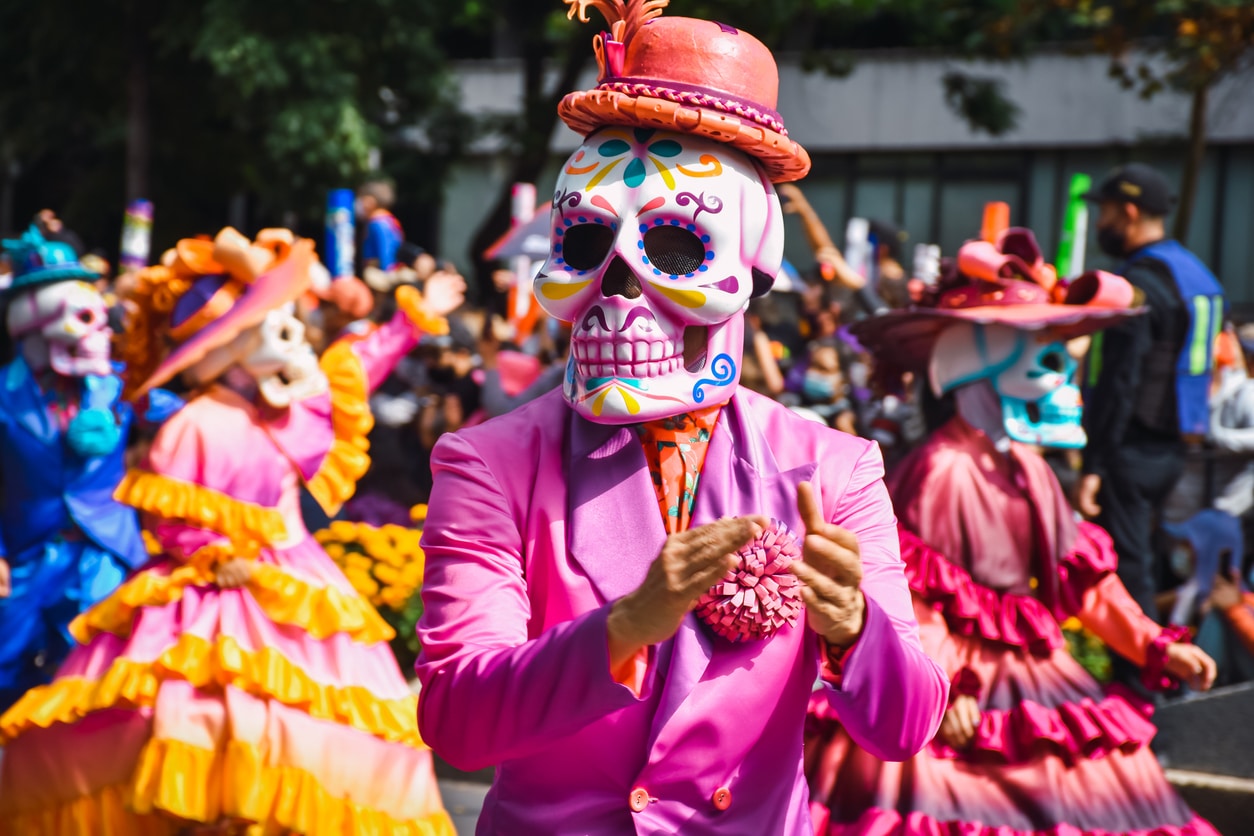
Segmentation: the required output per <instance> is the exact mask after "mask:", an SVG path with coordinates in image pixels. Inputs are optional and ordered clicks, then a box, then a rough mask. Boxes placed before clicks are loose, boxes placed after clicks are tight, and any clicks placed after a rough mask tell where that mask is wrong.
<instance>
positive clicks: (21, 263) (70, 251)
mask: <svg viewBox="0 0 1254 836" xmlns="http://www.w3.org/2000/svg"><path fill="white" fill-rule="evenodd" d="M3 243H4V249H5V252H7V253H8V256H9V259H10V261H12V263H13V283H12V284H11V285H9V288H8V293H9V294H10V295H11V294H13V293H16V292H18V291H22V290H29V289H31V288H34V287H39V286H41V285H46V284H52V283H54V282H66V281H74V280H76V279H80V280H87V281H95V280H96V279H98V278H100V275H99V274H98V273H93V272H92V271H91V270H88V269H87V268H86V267H84V266H83V265H82V264H81V263H80V262H79V260H78V253H76V252H75V251H74V248H73V247H71V246H70V245H69V244H63V243H61V242H60V241H48V240H46V239H45V238H44V237H43V235H42V234H40V232H39V230H38V229H37V228H36V227H34V226H32V227H31V228H30V229H28V230H26V232H25V233H23V235H22V237H21V238H15V239H10V240H6V241H4V242H3Z"/></svg>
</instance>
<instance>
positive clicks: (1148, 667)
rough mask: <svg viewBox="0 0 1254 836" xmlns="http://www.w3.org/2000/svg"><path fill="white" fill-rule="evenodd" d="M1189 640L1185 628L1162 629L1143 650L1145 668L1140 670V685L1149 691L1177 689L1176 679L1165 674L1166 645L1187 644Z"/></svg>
mask: <svg viewBox="0 0 1254 836" xmlns="http://www.w3.org/2000/svg"><path fill="white" fill-rule="evenodd" d="M1190 638H1191V636H1190V635H1189V631H1188V628H1186V627H1179V626H1171V627H1164V628H1163V631H1162V632H1161V633H1159V634H1158V635H1157V636H1156V637H1155V638H1154V640H1153V641H1152V642H1150V646H1149V647H1148V648H1146V649H1145V667H1144V668H1143V669H1142V670H1141V684H1142V685H1144V686H1145V687H1146V688H1149V689H1150V690H1151V691H1172V690H1175V689H1176V688H1177V687H1179V685H1180V683H1179V682H1178V681H1177V680H1176V678H1175V677H1174V676H1172V675H1171V674H1169V673H1167V645H1169V644H1175V643H1176V642H1187V641H1189V639H1190Z"/></svg>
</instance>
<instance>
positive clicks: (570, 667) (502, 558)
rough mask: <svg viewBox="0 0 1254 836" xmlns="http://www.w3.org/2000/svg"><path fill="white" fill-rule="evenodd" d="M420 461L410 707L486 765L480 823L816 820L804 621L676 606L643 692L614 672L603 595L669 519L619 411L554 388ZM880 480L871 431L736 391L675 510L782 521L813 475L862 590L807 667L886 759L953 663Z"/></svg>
mask: <svg viewBox="0 0 1254 836" xmlns="http://www.w3.org/2000/svg"><path fill="white" fill-rule="evenodd" d="M432 467H433V470H434V473H435V485H434V488H433V490H432V498H431V503H430V510H429V515H428V517H427V521H426V527H425V531H424V534H423V547H424V549H425V551H426V577H425V581H424V586H423V602H424V604H425V612H424V614H423V617H422V620H421V622H420V623H419V626H418V632H419V636H420V638H421V640H422V646H423V653H422V656H421V658H420V659H419V660H418V665H417V671H418V675H419V678H420V679H421V681H422V693H421V696H420V698H419V709H418V718H419V725H420V728H421V730H422V735H423V738H424V739H425V740H426V741H427V743H428V744H430V746H431V747H432V749H433V750H434V751H435V752H437V753H438V754H439V755H440V756H442V757H443V758H445V759H446V760H447V761H448V762H449V763H451V764H453V765H454V766H457V767H459V768H462V769H468V770H473V769H480V768H484V767H487V766H492V765H495V766H496V767H497V772H496V780H495V782H494V784H493V787H492V790H491V791H490V793H489V794H488V797H487V799H486V801H485V804H484V808H483V813H482V816H481V818H480V820H479V826H478V833H480V834H498V833H499V834H510V836H514V834H530V833H544V834H618V833H683V834H704V833H711V834H713V833H717V834H752V836H764V834H788V836H792V835H793V834H808V833H810V832H811V825H810V820H809V814H808V812H807V801H808V798H807V795H808V793H807V787H806V782H805V779H804V776H803V774H802V734H803V727H804V723H805V716H806V704H807V700H808V699H809V697H810V694H811V691H812V689H813V687H814V684H815V682H816V679H817V678H818V676H819V672H820V657H821V653H822V647H821V640H820V639H819V637H818V636H817V635H815V634H814V633H813V632H811V631H810V630H809V629H808V628H807V627H806V626H805V623H804V621H803V622H802V623H800V624H798V625H797V626H796V627H794V628H785V629H783V630H781V631H780V632H778V633H776V634H775V635H774V636H772V637H771V638H770V639H768V640H765V641H757V642H744V643H732V642H729V641H726V640H724V639H722V638H719V637H716V636H714V635H713V634H712V633H711V632H710V631H709V630H708V629H706V627H705V626H704V625H702V624H700V623H699V622H698V620H697V619H696V617H695V616H693V615H689V616H688V617H687V619H686V620H685V622H684V624H683V625H682V627H681V628H680V631H679V633H678V634H677V635H676V636H675V637H674V638H673V639H671V640H669V641H667V642H664V643H663V644H661V645H659V646H657V647H655V648H653V649H652V650H651V651H650V652H651V654H652V659H651V665H650V671H651V673H650V675H649V677H648V679H647V681H646V683H645V686H644V688H643V691H642V693H641V694H640V695H639V696H637V695H635V694H634V693H633V692H632V691H631V690H630V689H628V688H626V687H624V686H623V685H620V684H618V683H617V682H615V681H614V679H613V678H612V677H611V675H610V664H609V658H608V649H607V639H606V627H605V620H606V616H607V614H608V612H609V608H610V605H611V604H612V602H613V601H614V600H615V599H617V598H619V597H621V596H622V595H624V594H626V593H628V592H630V591H632V590H633V589H635V588H636V587H637V586H638V585H639V584H640V582H641V581H642V580H643V579H644V575H645V572H646V570H647V568H648V566H649V564H650V563H651V562H652V561H653V559H654V558H655V557H656V556H657V554H658V552H659V551H660V549H661V546H662V544H663V542H664V541H665V539H666V535H665V531H664V529H663V525H662V519H661V515H660V514H659V512H658V506H657V499H656V495H655V493H654V489H653V484H652V479H651V476H650V474H649V470H648V467H647V465H646V464H645V459H644V452H643V449H642V447H641V445H640V442H639V440H638V439H637V437H636V435H635V433H634V432H633V431H632V430H631V429H630V428H626V427H614V426H605V425H599V424H594V423H591V422H589V421H586V420H584V419H583V418H581V417H579V416H578V415H576V414H575V413H574V412H573V411H572V410H570V409H569V408H568V407H567V406H566V404H565V402H564V401H563V400H562V396H561V393H560V392H553V393H551V394H549V395H546V396H545V397H543V398H540V399H539V400H536V401H533V402H532V403H531V404H528V405H526V406H524V407H522V408H521V409H518V410H516V411H515V412H512V413H509V414H507V415H505V416H502V417H501V418H497V419H494V420H492V421H489V422H488V423H486V424H484V425H482V426H480V427H476V428H473V429H470V430H467V431H463V432H461V433H458V434H456V435H445V436H444V437H443V438H441V440H440V443H439V444H437V445H436V449H435V452H434V454H433V455H432ZM882 477H883V464H882V461H881V457H880V454H879V450H878V448H877V447H876V446H875V445H874V444H872V443H869V442H866V441H862V440H860V439H857V438H854V437H852V436H848V435H844V434H841V433H838V432H835V431H832V430H828V429H826V428H823V427H821V426H818V425H816V424H813V423H811V422H808V421H804V420H802V419H800V418H798V417H797V416H795V415H793V414H792V413H791V412H789V411H788V410H787V409H785V408H783V407H781V406H779V405H778V404H776V403H774V402H773V401H770V400H768V399H766V398H763V397H761V396H759V395H756V394H754V393H752V392H749V391H747V390H741V391H740V392H738V393H737V394H736V395H735V396H734V397H733V399H732V401H731V403H730V404H729V405H728V407H726V408H725V410H724V412H723V414H722V416H721V417H720V419H719V426H718V428H717V429H716V430H715V432H714V435H713V438H712V439H711V441H710V446H709V449H708V452H707V454H706V460H705V465H704V469H703V472H702V474H701V482H700V487H699V489H698V493H697V501H696V507H695V509H694V512H693V519H692V524H693V525H694V526H695V525H701V524H703V523H707V522H711V521H713V520H715V519H718V518H720V517H723V516H734V515H741V514H750V513H761V514H765V515H767V516H769V517H773V518H775V519H779V520H782V521H783V522H785V523H786V524H787V525H788V526H789V527H790V528H791V529H792V530H794V531H796V532H800V531H802V530H803V529H802V527H801V525H800V521H799V519H798V515H797V510H796V491H797V485H798V484H799V483H801V482H804V481H809V482H811V483H812V484H813V485H814V486H815V489H816V490H817V491H818V495H819V496H820V498H821V502H822V505H823V510H824V513H825V514H826V516H827V518H828V519H829V520H831V521H832V522H834V523H836V524H838V525H841V526H844V527H846V528H848V529H850V530H852V531H854V532H855V533H856V534H857V535H858V538H859V541H860V543H861V549H862V559H863V564H864V569H865V574H864V579H863V583H862V589H863V592H864V593H865V596H866V599H867V621H866V628H865V630H864V632H863V634H862V636H861V638H860V639H859V641H858V643H857V644H856V645H855V646H854V647H853V648H852V650H850V652H849V653H848V654H846V658H845V660H844V664H843V671H842V676H841V679H840V684H839V686H838V687H837V686H832V685H825V686H824V687H825V688H826V690H827V693H828V696H829V699H830V700H831V703H832V705H833V708H834V709H835V710H836V711H837V712H838V714H839V716H840V718H841V721H842V722H843V723H844V724H845V725H846V727H847V728H848V729H849V731H850V733H851V734H852V735H853V737H854V739H855V740H856V741H857V742H858V743H859V744H860V745H862V746H863V747H864V748H865V749H867V750H868V751H869V752H871V753H872V754H875V755H876V756H878V757H881V758H884V759H885V760H904V759H906V758H909V757H910V756H912V755H913V754H914V753H915V752H916V751H917V750H919V749H920V748H922V747H923V746H924V745H925V744H926V743H927V742H928V741H929V740H930V739H931V738H932V736H933V735H934V734H935V733H936V729H937V727H938V726H939V724H940V720H941V716H942V714H943V712H944V708H945V705H946V700H947V694H948V681H947V679H946V677H945V676H944V674H943V673H942V672H941V670H940V668H939V667H938V666H937V665H936V664H935V663H934V662H933V661H932V660H931V659H929V658H928V657H927V656H926V655H925V654H924V653H923V650H922V649H921V647H920V644H919V639H918V626H917V624H916V622H915V618H914V615H913V609H912V605H911V601H910V591H909V588H908V587H907V585H906V579H905V575H904V573H903V569H902V562H901V558H900V555H899V552H898V535H897V528H896V521H895V519H894V516H893V510H892V504H891V503H890V501H889V498H888V493H887V490H886V489H885V487H884V483H883V481H882ZM636 790H642V791H643V793H636V802H635V804H634V805H633V803H632V794H633V792H634V791H636ZM716 797H717V799H718V801H717V802H716V800H715V799H716ZM642 798H647V799H648V800H647V803H642V802H641V799H642ZM728 800H730V804H728V803H727V802H728ZM636 808H642V809H636Z"/></svg>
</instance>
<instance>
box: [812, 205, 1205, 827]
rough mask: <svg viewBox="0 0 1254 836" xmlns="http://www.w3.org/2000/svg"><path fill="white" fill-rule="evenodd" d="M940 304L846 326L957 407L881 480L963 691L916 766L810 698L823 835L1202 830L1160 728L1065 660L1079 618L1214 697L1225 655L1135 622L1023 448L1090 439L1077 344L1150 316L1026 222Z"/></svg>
mask: <svg viewBox="0 0 1254 836" xmlns="http://www.w3.org/2000/svg"><path fill="white" fill-rule="evenodd" d="M958 267H959V269H960V270H961V274H955V275H952V276H951V277H950V279H949V281H948V282H947V283H946V285H945V286H943V287H942V288H941V291H940V292H939V293H938V294H937V296H938V298H935V299H933V300H931V302H932V304H931V305H927V306H923V307H919V308H915V309H913V310H909V311H900V312H894V313H891V314H886V315H883V316H881V317H876V318H873V319H870V320H866V321H864V322H862V323H860V324H859V325H858V326H855V331H856V333H857V336H858V339H859V340H861V341H862V342H863V344H865V345H867V346H868V347H871V348H872V349H873V350H874V351H876V352H877V356H878V358H879V360H880V361H881V362H884V363H886V364H888V365H890V366H895V367H904V368H912V369H914V370H916V371H923V370H924V368H926V370H927V371H928V373H929V376H930V380H931V385H932V388H933V390H934V391H935V392H936V393H937V394H938V395H944V394H950V393H952V395H953V397H954V400H955V404H956V407H957V416H956V417H954V418H953V419H951V420H950V421H949V422H948V423H947V424H945V425H944V426H943V427H941V428H940V429H939V430H937V431H936V432H935V433H933V435H932V436H931V438H929V439H928V440H927V441H926V442H925V443H924V444H923V446H922V447H920V448H919V449H918V450H916V451H915V452H914V453H912V454H911V455H910V456H909V457H908V458H907V459H906V460H905V461H903V462H902V463H901V465H900V466H899V467H898V468H896V469H895V470H894V472H893V473H892V474H890V477H889V490H890V493H891V494H892V498H893V504H894V506H895V508H896V510H897V516H898V519H899V522H900V525H901V545H902V557H903V558H904V559H905V561H906V567H907V568H906V573H907V577H908V578H909V580H910V587H911V591H912V592H913V593H914V611H915V615H916V616H917V618H918V620H919V626H920V630H921V635H922V639H923V645H924V647H925V648H926V650H927V651H928V653H929V654H930V655H931V656H932V657H933V658H934V659H936V660H937V661H938V662H940V663H941V665H942V666H943V667H944V669H945V670H946V672H947V673H948V674H949V676H950V678H951V688H950V705H949V709H948V711H947V712H946V714H945V719H944V721H943V723H942V725H941V731H940V734H939V735H938V737H937V738H936V739H935V740H934V741H932V743H931V744H930V745H929V746H928V747H927V748H926V749H924V750H923V751H922V752H920V753H919V754H918V755H917V756H915V757H914V758H912V759H911V760H909V761H906V762H905V763H888V762H885V761H883V760H881V759H879V758H877V757H876V756H875V755H874V754H872V753H869V752H867V751H866V750H865V749H863V748H861V747H859V746H858V745H857V743H856V741H854V740H852V739H851V738H850V736H849V734H848V733H847V732H846V731H845V730H844V729H843V728H842V727H841V726H840V724H839V719H840V718H838V717H834V716H833V715H832V713H831V712H830V711H828V710H827V708H826V707H825V706H822V705H820V704H817V703H816V708H817V710H816V711H815V712H814V717H813V718H812V719H813V720H814V721H815V722H814V723H812V736H811V739H810V740H809V742H808V749H807V775H808V777H809V779H810V787H811V798H812V808H813V813H814V818H815V822H816V831H817V832H819V833H820V834H829V836H855V834H856V836H1047V834H1048V836H1111V835H1112V834H1136V836H1149V834H1153V836H1204V835H1206V836H1209V835H1210V834H1214V833H1215V831H1214V829H1213V828H1212V827H1211V826H1210V825H1209V824H1207V823H1206V822H1205V821H1204V820H1202V819H1200V818H1198V817H1197V816H1196V815H1195V814H1194V813H1193V812H1192V811H1191V810H1190V809H1189V808H1188V806H1187V805H1185V804H1184V802H1183V801H1182V800H1181V799H1180V797H1179V796H1178V795H1177V794H1176V792H1175V790H1173V789H1172V787H1171V786H1170V785H1169V784H1168V783H1167V780H1166V778H1165V777H1164V775H1163V772H1162V770H1161V769H1160V768H1159V765H1158V762H1157V760H1155V758H1154V755H1153V753H1152V752H1151V751H1150V748H1149V742H1150V740H1151V739H1152V738H1153V736H1154V726H1153V724H1152V723H1151V722H1150V721H1149V720H1148V719H1147V716H1146V713H1143V712H1142V711H1141V710H1138V708H1135V707H1133V706H1134V703H1135V702H1137V701H1135V700H1134V702H1133V703H1130V702H1129V701H1128V700H1127V699H1125V697H1124V696H1121V695H1120V694H1117V693H1108V692H1107V691H1105V690H1103V688H1102V687H1101V686H1100V685H1099V684H1098V683H1097V682H1096V681H1094V680H1093V678H1092V677H1091V676H1090V675H1089V674H1088V673H1086V672H1085V671H1084V669H1083V668H1081V667H1080V665H1079V664H1078V663H1077V662H1076V661H1075V660H1074V659H1072V657H1071V656H1070V655H1069V654H1068V652H1067V648H1066V645H1065V642H1064V641H1063V636H1062V632H1061V630H1060V628H1059V622H1060V621H1062V620H1063V619H1065V618H1067V617H1070V616H1075V617H1076V618H1078V619H1079V620H1080V621H1081V623H1083V624H1084V625H1085V626H1086V627H1088V628H1089V629H1090V630H1092V631H1093V632H1094V633H1096V634H1097V635H1098V636H1100V637H1101V638H1102V640H1103V641H1105V642H1106V643H1107V644H1108V645H1109V646H1110V647H1111V648H1112V649H1113V650H1114V651H1115V652H1117V653H1120V654H1122V655H1124V656H1126V657H1127V658H1129V659H1131V660H1133V661H1135V662H1136V663H1138V664H1139V665H1142V666H1143V667H1144V668H1145V674H1146V680H1147V682H1149V683H1152V684H1155V685H1166V684H1169V683H1170V681H1171V677H1179V678H1181V679H1186V680H1188V681H1189V682H1190V683H1191V684H1192V685H1194V686H1195V687H1200V688H1206V687H1209V685H1210V682H1211V681H1212V680H1213V678H1214V675H1215V667H1214V663H1213V662H1212V661H1211V659H1210V658H1209V657H1208V656H1206V654H1205V653H1203V652H1202V651H1201V650H1199V649H1198V648H1196V647H1193V646H1192V645H1188V644H1184V643H1182V642H1181V641H1180V638H1181V637H1180V636H1179V635H1178V634H1177V633H1176V632H1175V631H1173V630H1164V629H1162V628H1160V627H1159V626H1158V625H1157V624H1155V623H1154V622H1153V621H1152V620H1151V619H1149V618H1148V617H1147V616H1146V615H1144V614H1143V613H1142V612H1141V610H1140V609H1139V608H1138V607H1137V605H1136V603H1135V602H1134V601H1133V600H1132V598H1131V597H1130V596H1129V595H1128V592H1127V590H1125V589H1124V587H1123V584H1122V583H1121V582H1120V580H1119V579H1118V577H1117V576H1116V575H1115V574H1114V568H1115V553H1114V550H1113V548H1112V546H1111V541H1110V538H1109V537H1108V536H1107V535H1106V533H1105V532H1104V531H1102V530H1101V529H1100V528H1098V527H1097V526H1095V525H1092V524H1090V523H1087V522H1077V521H1076V517H1075V515H1074V513H1073V512H1072V510H1071V508H1070V506H1069V505H1068V503H1067V498H1066V496H1065V495H1064V493H1063V491H1062V489H1061V487H1060V486H1059V484H1058V482H1057V480H1056V478H1055V477H1054V474H1053V472H1052V471H1051V470H1050V468H1049V466H1048V465H1047V464H1046V462H1045V460H1044V459H1043V458H1041V456H1040V455H1039V454H1038V453H1037V452H1036V451H1035V450H1034V449H1033V445H1044V446H1054V447H1079V446H1082V445H1083V444H1084V431H1083V430H1082V429H1081V427H1080V411H1081V408H1080V399H1079V390H1078V389H1077V388H1076V387H1075V385H1074V384H1073V383H1072V382H1071V380H1072V377H1073V376H1074V372H1075V368H1076V363H1075V361H1074V360H1073V359H1072V358H1071V357H1070V356H1069V355H1068V353H1067V348H1066V345H1065V344H1064V341H1065V340H1068V339H1071V338H1072V337H1076V336H1080V335H1083V334H1087V333H1091V332H1093V331H1096V330H1098V329H1100V328H1102V327H1105V326H1106V325H1109V324H1111V323H1113V322H1115V321H1118V319H1120V318H1122V317H1125V316H1128V315H1134V314H1136V313H1139V311H1135V310H1132V309H1130V306H1131V305H1132V303H1133V291H1132V288H1131V286H1130V285H1129V284H1128V283H1127V282H1126V281H1124V280H1123V279H1122V278H1119V277H1117V276H1112V275H1110V274H1106V273H1093V274H1087V275H1085V276H1083V277H1081V278H1080V279H1077V280H1076V281H1075V282H1073V283H1071V285H1070V286H1069V287H1067V286H1064V285H1063V284H1062V283H1059V282H1057V280H1056V278H1055V275H1054V272H1053V268H1052V267H1050V266H1049V265H1046V264H1044V263H1043V260H1042V259H1041V257H1040V250H1039V249H1038V248H1037V246H1036V242H1035V240H1034V239H1033V238H1032V235H1031V233H1030V232H1028V231H1027V230H1015V229H1012V230H1009V231H1007V232H1006V233H1004V234H1003V236H1002V237H1001V239H1000V240H999V241H998V243H997V244H996V245H994V244H991V243H987V242H983V241H977V242H970V243H968V244H967V245H965V246H964V247H963V248H962V250H961V251H960V253H959V256H958Z"/></svg>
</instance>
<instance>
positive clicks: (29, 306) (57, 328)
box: [7, 281, 113, 377]
mask: <svg viewBox="0 0 1254 836" xmlns="http://www.w3.org/2000/svg"><path fill="white" fill-rule="evenodd" d="M7 324H8V328H9V334H10V335H12V336H13V337H14V339H20V340H23V341H24V342H26V343H28V344H29V348H28V351H27V356H28V358H31V359H34V360H35V361H36V365H40V366H47V367H50V368H51V369H52V370H53V371H54V372H56V373H57V374H59V375H62V376H64V377H87V376H89V375H98V376H101V377H103V376H105V375H109V374H112V373H113V368H112V366H111V365H110V364H109V356H110V352H109V340H110V338H111V336H112V332H111V331H110V330H109V313H108V309H107V308H106V307H105V301H104V297H103V296H101V295H100V291H98V290H96V288H94V287H92V286H91V285H89V284H87V283H86V282H80V281H67V282H57V283H55V284H50V285H46V286H44V287H41V288H38V289H35V290H32V291H30V292H29V293H26V294H24V295H22V296H19V297H18V298H17V299H15V300H14V301H13V303H12V304H11V305H10V306H9V313H8V323H7Z"/></svg>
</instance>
